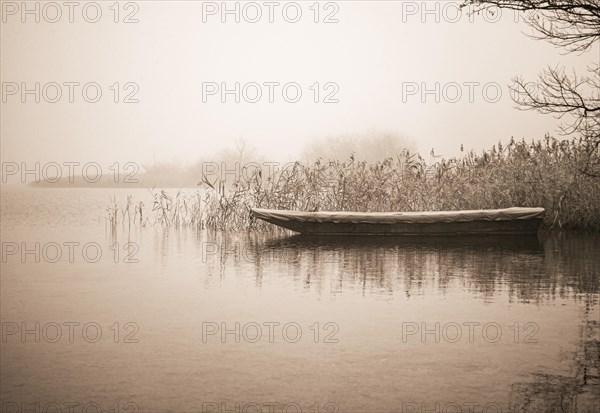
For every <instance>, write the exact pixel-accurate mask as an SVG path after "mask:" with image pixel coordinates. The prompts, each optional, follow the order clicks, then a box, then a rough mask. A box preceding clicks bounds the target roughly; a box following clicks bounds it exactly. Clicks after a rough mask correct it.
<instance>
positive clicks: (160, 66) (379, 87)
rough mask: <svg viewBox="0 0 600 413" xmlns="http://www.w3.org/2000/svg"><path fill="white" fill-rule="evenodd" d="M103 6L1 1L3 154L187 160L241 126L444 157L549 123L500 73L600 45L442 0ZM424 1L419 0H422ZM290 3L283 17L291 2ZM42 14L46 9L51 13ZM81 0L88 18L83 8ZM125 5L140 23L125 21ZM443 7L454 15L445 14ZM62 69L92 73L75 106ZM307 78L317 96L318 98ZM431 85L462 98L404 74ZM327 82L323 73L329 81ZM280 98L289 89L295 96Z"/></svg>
mask: <svg viewBox="0 0 600 413" xmlns="http://www.w3.org/2000/svg"><path fill="white" fill-rule="evenodd" d="M31 3H33V2H31ZM112 3H113V2H108V3H102V6H101V7H102V16H101V18H100V20H99V21H98V22H97V23H88V22H86V21H85V20H84V18H83V17H82V10H81V9H75V11H74V14H73V18H74V21H75V22H74V23H70V22H69V16H68V11H69V10H68V9H67V8H66V7H64V8H63V9H62V14H63V15H62V18H61V20H60V21H58V22H57V23H48V22H45V21H44V16H41V22H40V23H38V24H36V23H34V22H33V18H34V17H35V16H33V17H32V16H26V17H27V18H28V22H26V23H22V22H21V14H20V10H17V11H16V14H12V13H13V12H14V10H13V9H10V8H9V9H6V7H7V6H6V2H3V3H2V5H3V6H2V7H3V15H2V18H3V21H2V27H1V54H2V55H1V60H2V66H1V76H2V82H3V98H4V99H5V100H6V103H5V102H3V103H2V113H1V117H2V119H1V134H2V135H1V136H2V144H1V149H2V161H16V162H33V161H40V162H50V161H55V162H62V161H79V162H88V161H95V162H100V163H106V164H108V163H112V162H115V161H118V162H128V161H134V162H140V163H147V162H152V161H153V160H156V161H182V162H190V161H193V160H195V159H196V158H198V157H200V156H206V155H208V154H210V153H212V152H214V151H216V150H218V149H219V148H222V147H226V146H232V145H233V142H234V141H235V140H236V139H238V138H244V139H245V140H246V141H247V142H248V143H250V144H251V145H253V146H255V147H257V148H258V150H259V151H260V152H261V153H262V154H264V155H265V156H267V157H270V158H272V159H281V158H287V157H294V156H295V154H297V153H299V152H300V151H301V149H302V147H303V145H304V144H305V143H306V142H307V141H308V140H312V139H313V138H318V137H324V136H329V135H340V134H353V133H362V132H365V131H368V130H382V131H391V132H394V133H397V134H399V135H402V136H404V137H405V138H407V139H410V140H412V141H414V143H415V144H416V147H417V148H418V149H420V150H422V151H423V152H425V153H429V151H430V149H431V148H432V147H435V148H436V152H438V153H443V154H448V155H453V154H456V153H457V152H458V150H459V148H460V144H461V143H463V144H464V145H465V147H466V148H473V149H477V150H479V149H483V148H487V147H490V146H491V145H492V144H494V143H496V142H497V141H498V140H504V141H506V140H508V139H510V137H511V136H514V137H516V138H521V137H525V138H541V137H543V135H544V133H546V132H555V130H556V126H557V124H558V123H557V121H555V120H554V119H553V118H551V117H549V116H545V115H539V114H537V113H532V112H521V111H518V110H516V109H515V108H514V107H513V102H512V101H511V99H510V96H509V90H508V89H507V85H508V83H509V82H510V79H511V78H512V77H513V76H515V75H523V76H524V77H525V78H527V79H530V80H535V78H536V76H537V73H538V72H539V71H540V70H542V69H543V68H544V67H546V66H547V65H551V66H556V65H558V64H564V65H566V66H569V67H574V68H575V69H577V70H578V71H579V72H581V73H583V72H584V70H585V67H586V65H587V64H589V63H590V62H591V61H592V60H593V59H594V58H595V59H598V53H599V52H598V48H596V49H595V50H593V51H592V52H590V53H588V54H586V55H583V56H573V55H566V56H565V55H563V54H561V52H562V51H561V50H560V49H557V48H555V47H553V46H551V45H549V44H547V43H545V42H543V41H536V40H532V39H529V38H527V37H526V36H525V35H524V34H523V32H524V31H525V32H530V29H529V28H528V27H527V26H526V25H525V24H524V23H523V22H522V20H521V19H517V18H516V16H515V14H514V13H513V12H509V11H503V14H502V16H501V18H500V20H499V21H497V22H491V21H493V20H496V19H497V17H490V16H487V18H484V16H481V15H479V16H477V15H476V16H472V17H469V16H468V15H467V14H466V13H465V12H463V14H462V16H459V17H457V15H456V8H455V7H452V8H448V7H446V8H444V7H443V5H444V4H446V3H447V2H440V3H438V6H437V7H438V8H439V9H438V10H439V12H438V13H435V12H433V13H431V14H427V15H424V14H423V9H422V4H423V2H410V3H411V5H410V6H407V4H404V5H403V2H401V1H397V2H394V1H382V2H375V1H350V2H337V3H335V4H333V5H327V6H325V4H324V3H322V4H321V5H320V7H319V10H320V13H319V16H318V18H319V20H320V21H319V23H315V22H314V18H315V12H314V7H313V9H312V10H311V9H309V7H311V5H312V4H313V3H314V2H312V1H310V2H298V4H300V5H301V10H302V16H301V18H300V21H299V22H297V23H289V22H287V21H286V20H285V19H284V17H283V11H282V8H283V5H285V4H286V2H281V3H280V5H279V6H278V7H276V8H275V9H274V14H273V19H274V23H270V22H269V16H268V12H269V9H268V7H266V6H263V4H264V3H263V2H257V3H258V4H259V5H261V11H262V13H263V15H262V18H261V19H260V21H258V22H257V23H250V22H247V21H245V19H244V17H243V15H242V16H241V22H240V23H236V22H235V21H234V18H235V17H234V16H233V15H228V16H225V17H227V19H228V20H227V22H225V23H222V22H221V17H222V16H221V14H220V13H219V11H217V13H216V14H214V15H212V14H208V12H212V11H214V9H212V6H213V5H216V7H219V8H220V6H221V2H218V3H213V4H210V5H208V4H204V5H203V2H199V1H196V2H194V1H186V2H167V1H152V2H137V3H135V4H137V6H138V7H139V10H137V11H136V10H135V8H133V7H129V6H128V7H129V8H128V9H127V10H126V9H125V3H121V9H120V13H119V16H118V19H119V23H115V22H114V19H115V17H116V16H115V13H114V10H110V9H109V7H110V5H111V4H112ZM204 3H206V2H204ZM233 3H234V2H230V3H229V4H230V5H231V7H232V8H233V7H234V5H233ZM404 3H406V2H404ZM433 3H434V2H428V4H430V6H429V7H430V8H431V9H433V8H434V7H435V6H434V5H433ZM14 4H16V6H17V7H20V6H21V2H16V3H14ZM58 4H62V3H61V2H58ZM81 4H85V2H82V3H81ZM335 5H337V6H338V8H339V10H337V12H336V8H335ZM415 6H416V7H417V9H418V10H416V11H415V10H414V7H415ZM32 7H33V6H32ZM203 7H204V8H205V10H206V11H207V13H205V14H203ZM286 10H287V12H288V14H287V15H286V17H289V18H290V19H292V20H293V18H294V17H295V9H293V8H288V9H286ZM46 12H47V16H46V17H48V18H49V19H52V18H54V17H53V16H54V15H55V11H54V10H50V9H48V10H46ZM87 12H88V14H89V15H91V16H92V17H93V16H94V11H93V10H91V11H90V10H87ZM131 12H135V14H134V15H133V18H136V19H138V20H139V21H138V22H137V23H130V24H125V23H123V22H122V20H123V19H125V18H126V16H127V15H128V14H129V13H131ZM246 12H247V16H246V17H248V18H250V19H252V18H254V16H255V14H256V10H255V9H251V8H247V9H246ZM333 12H335V13H334V14H333V15H332V16H330V19H337V20H339V22H337V23H324V22H323V20H324V19H325V18H326V17H327V16H328V15H330V13H333ZM40 13H42V12H40ZM413 13H416V14H413ZM444 16H446V18H447V19H449V20H458V22H455V23H451V22H446V21H444ZM203 18H204V20H206V22H203ZM436 18H437V19H439V22H436ZM423 20H424V21H423ZM471 20H472V21H471ZM515 20H521V21H520V22H516V21H515ZM6 82H9V83H10V84H13V82H14V83H16V84H17V85H18V86H19V87H20V86H21V83H22V82H25V83H26V85H27V86H28V87H30V88H34V84H35V82H40V87H43V86H44V85H47V84H48V83H49V82H56V83H58V84H60V85H62V86H61V92H62V97H61V99H60V101H59V102H58V103H49V102H46V101H45V100H44V97H43V96H41V98H40V100H41V101H40V103H35V102H34V98H35V96H33V95H26V97H27V102H26V103H22V102H21V99H22V97H21V93H20V90H18V91H16V92H15V94H12V93H13V92H14V90H12V89H10V87H11V86H10V85H8V86H7V83H6ZM64 82H78V83H80V84H81V85H83V84H86V83H88V82H96V83H97V84H98V85H99V86H100V88H101V90H102V96H101V98H100V100H99V101H98V102H97V103H88V102H86V101H85V100H84V99H83V97H82V90H81V86H79V87H76V86H74V96H73V99H74V102H73V103H70V102H69V101H68V100H69V96H68V91H69V89H68V87H67V86H64V85H63V84H64ZM115 82H118V83H119V87H118V88H117V89H118V90H119V92H120V93H119V95H118V96H116V95H115V88H114V87H112V85H114V83H115ZM128 82H132V83H135V84H136V85H137V86H138V87H139V90H137V91H136V90H135V88H136V86H135V85H129V86H128V87H127V88H125V84H126V83H128ZM209 82H214V83H216V84H221V83H222V82H225V83H227V85H228V86H229V87H231V88H233V87H234V84H235V82H240V84H241V85H242V86H243V85H245V84H248V83H250V82H256V83H258V84H259V85H261V91H262V98H261V99H260V101H259V102H258V103H249V102H246V101H245V100H244V97H243V96H241V102H240V103H235V102H234V97H233V95H227V96H226V97H227V103H222V102H221V97H220V94H219V93H217V94H215V95H207V94H206V95H205V96H204V100H206V102H203V84H204V85H205V87H206V85H207V84H208V83H209ZM265 82H279V83H280V84H281V85H280V86H279V87H277V86H274V95H273V100H274V102H273V103H271V102H269V96H268V92H269V89H268V87H267V86H264V83H265ZM289 82H295V83H296V84H298V85H299V86H300V89H301V91H302V97H301V98H300V100H299V101H298V102H297V103H289V102H286V101H285V100H284V98H283V96H282V85H284V84H286V83H289ZM315 82H318V83H319V91H320V93H319V96H318V99H319V103H315V102H314V101H313V100H314V99H315V97H316V96H315V93H314V90H315V88H314V86H313V85H314V84H315ZM436 82H439V83H440V89H443V86H444V85H445V84H447V83H449V82H455V83H456V84H458V85H459V86H460V89H459V90H460V91H461V93H462V97H460V98H458V102H456V103H451V102H450V101H448V100H457V97H456V91H457V89H456V88H454V87H449V88H447V89H446V92H447V96H446V98H444V96H440V102H439V103H436V102H435V96H434V95H433V94H429V95H425V96H422V95H421V90H418V91H416V92H415V90H414V88H413V89H411V88H410V87H409V86H407V85H409V84H410V85H413V86H414V85H417V86H418V87H419V89H421V86H422V84H423V83H425V84H426V86H427V87H428V88H430V89H433V88H434V87H435V83H436ZM327 83H331V84H330V85H329V86H328V87H327V88H325V84H327ZM492 83H495V84H499V85H501V87H502V89H501V92H502V96H501V98H500V99H499V100H498V101H497V102H495V103H494V102H493V101H494V100H496V96H495V95H496V88H495V87H494V86H493V85H492V86H491V87H488V89H487V90H488V92H489V96H488V97H487V101H486V99H485V98H484V96H483V87H484V85H487V84H492ZM334 84H335V85H334ZM336 85H337V86H336ZM467 85H472V86H467ZM111 87H112V88H111ZM338 87H339V90H337V88H338ZM6 88H8V89H6ZM311 88H312V89H311ZM407 88H408V89H407ZM403 90H404V92H405V93H404V94H403ZM92 91H93V90H92ZM207 91H209V90H207ZM294 91H295V89H291V92H294ZM334 91H335V92H336V93H335V95H334V96H332V97H330V99H337V100H339V102H338V103H324V102H323V100H325V98H326V96H327V95H329V94H330V92H334ZM409 91H410V92H413V94H410V95H408V94H407V92H409ZM470 91H472V92H474V94H473V96H472V98H473V102H469V100H470V96H469V92H470ZM8 92H10V93H8ZM88 92H89V95H86V96H88V97H89V96H90V95H92V98H93V95H94V94H93V93H91V92H90V89H88ZM130 92H136V93H135V94H134V95H133V96H132V97H130V99H138V100H139V102H138V103H123V100H125V99H126V97H127V95H129V93H130ZM246 92H247V96H248V97H249V98H250V99H253V98H255V96H256V89H255V88H253V87H250V86H249V87H248V88H247V89H246ZM288 92H290V89H288ZM46 93H47V95H48V96H47V97H49V98H50V99H53V98H54V96H55V89H53V87H52V86H48V87H47V88H46ZM286 96H287V97H288V98H290V99H291V100H293V98H294V97H295V94H294V93H289V94H288V95H286ZM115 98H116V99H117V100H118V101H119V102H118V103H115V102H114V99H115ZM423 98H426V102H425V103H424V102H422V100H423ZM92 100H93V99H92Z"/></svg>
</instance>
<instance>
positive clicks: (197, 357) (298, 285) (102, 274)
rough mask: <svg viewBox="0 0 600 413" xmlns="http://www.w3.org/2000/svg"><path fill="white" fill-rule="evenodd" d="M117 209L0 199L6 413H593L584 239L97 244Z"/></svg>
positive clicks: (206, 235)
mask: <svg viewBox="0 0 600 413" xmlns="http://www.w3.org/2000/svg"><path fill="white" fill-rule="evenodd" d="M129 193H134V194H136V196H141V197H145V198H146V199H147V201H146V208H147V209H148V207H149V206H150V203H149V199H148V194H147V193H146V192H143V191H140V192H139V193H137V192H135V191H131V190H127V191H124V190H107V189H75V190H70V189H37V190H33V189H32V190H26V191H18V192H17V191H10V190H3V192H2V204H1V207H2V276H1V300H0V301H1V304H0V309H1V320H2V342H1V351H0V355H1V369H0V370H1V371H0V379H1V381H0V382H1V385H0V396H1V399H2V409H3V411H7V412H8V411H11V412H13V411H25V410H26V408H29V409H30V410H31V409H38V410H37V411H44V409H46V411H55V410H56V408H57V407H60V408H61V411H63V412H66V411H69V410H68V409H69V407H67V406H73V407H71V408H72V409H73V412H80V411H85V410H86V409H87V411H89V412H93V411H99V410H98V409H101V410H102V411H104V412H105V411H112V412H117V411H119V412H133V411H136V410H137V411H140V412H159V411H174V412H181V411H206V412H209V411H218V412H223V411H240V412H242V411H247V412H255V411H262V412H281V411H286V409H287V411H289V412H295V411H303V412H316V411H319V412H335V411H339V412H398V411H405V412H424V411H442V412H443V411H447V412H454V411H463V412H468V411H472V412H478V411H489V412H493V411H504V412H505V411H557V410H559V409H562V410H563V411H589V412H593V411H600V403H599V401H598V399H599V397H600V390H599V386H600V378H599V377H598V374H599V373H598V365H599V353H598V339H599V324H598V323H599V320H600V306H599V289H598V284H599V280H598V277H599V274H600V238H599V237H598V236H592V235H582V234H573V233H561V234H553V235H551V236H545V237H543V239H540V240H538V239H517V240H515V239H509V240H506V241H503V242H500V241H498V240H480V239H478V240H474V241H467V240H456V239H454V240H447V241H444V240H436V241H431V240H430V241H427V240H420V241H410V242H408V241H401V240H390V239H379V238H368V239H358V240H357V239H348V238H341V239H335V238H334V239H310V238H305V237H301V236H293V237H283V236H281V235H280V234H279V235H277V234H271V235H269V234H255V233H249V234H246V233H241V234H231V233H227V234H226V233H210V232H196V231H192V230H184V231H163V230H162V229H158V228H151V227H150V228H143V229H140V228H137V227H133V228H131V229H127V228H121V229H120V230H119V231H118V233H117V234H111V233H110V232H109V231H107V229H106V225H105V220H104V216H105V215H106V214H105V212H104V208H105V207H106V206H107V205H108V201H109V198H110V196H111V195H116V197H117V199H118V200H121V201H124V200H125V196H126V194H129ZM36 243H37V244H36ZM24 249H25V250H27V251H30V252H27V251H25V254H24V255H23V250H24ZM36 250H37V251H36ZM99 254H100V255H99ZM36 261H39V262H36ZM77 323H78V324H77ZM222 333H225V334H222ZM75 404H76V405H75ZM53 408H54V409H55V410H52V409H53ZM11 409H12V410H11ZM19 409H20V410H19ZM300 409H301V410H300ZM34 411H35V410H34Z"/></svg>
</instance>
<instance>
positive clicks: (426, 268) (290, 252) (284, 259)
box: [198, 233, 600, 303]
mask: <svg viewBox="0 0 600 413" xmlns="http://www.w3.org/2000/svg"><path fill="white" fill-rule="evenodd" d="M198 239H199V240H200V244H201V248H202V249H203V259H205V260H206V261H207V263H208V264H209V266H208V267H209V271H210V272H211V273H210V274H211V275H219V276H220V277H223V276H224V275H225V274H226V273H227V272H229V271H232V272H233V273H236V272H238V271H246V270H247V266H251V267H252V268H253V272H254V274H255V277H256V282H257V285H260V284H261V280H263V279H264V277H266V276H274V274H282V273H285V274H288V276H289V277H290V279H292V280H296V282H301V283H302V285H303V287H304V288H305V289H310V288H317V289H319V291H320V292H321V293H327V291H322V290H321V289H322V288H325V287H326V286H327V285H329V287H330V289H329V293H330V294H339V293H342V292H343V291H344V290H346V289H351V290H360V291H361V293H362V294H363V295H365V294H370V293H376V294H393V293H397V292H401V293H402V294H404V295H406V296H411V295H414V294H417V295H418V294H425V293H441V294H446V293H448V292H449V291H451V290H452V289H462V290H464V291H468V292H469V293H471V294H473V295H476V296H478V297H482V298H484V299H491V298H492V297H493V296H494V295H495V294H496V293H498V292H499V291H503V292H504V291H506V292H508V296H509V301H510V302H513V301H518V302H525V303H528V302H531V303H540V302H542V301H545V300H553V299H555V298H557V297H560V298H568V297H573V298H575V299H581V300H597V295H598V273H599V271H598V269H599V266H600V265H599V262H600V260H599V254H600V240H599V237H597V236H590V235H581V234H564V233H557V234H552V235H547V236H545V237H541V238H538V237H535V236H534V237H515V238H513V237H499V238H495V237H468V238H427V239H412V238H410V239H407V238H390V237H367V238H364V237H309V236H304V235H295V236H278V237H269V236H267V235H264V234H234V235H231V234H229V235H228V234H223V233H207V234H202V235H199V238H198Z"/></svg>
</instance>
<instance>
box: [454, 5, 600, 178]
mask: <svg viewBox="0 0 600 413" xmlns="http://www.w3.org/2000/svg"><path fill="white" fill-rule="evenodd" d="M463 7H471V8H472V10H473V11H474V12H482V11H485V12H488V13H493V12H494V10H497V8H501V9H510V10H514V11H518V12H524V13H526V14H527V17H526V18H525V21H526V23H527V24H528V25H529V26H530V27H531V28H533V30H534V34H532V35H531V37H532V38H534V39H539V40H546V41H548V42H550V43H551V44H553V45H555V46H558V47H561V48H563V49H564V50H565V51H566V52H567V53H579V54H582V53H584V52H588V51H590V50H593V49H594V48H595V47H598V44H599V43H600V0H464V3H463ZM511 92H512V97H513V99H514V101H515V103H516V104H517V107H518V108H519V109H522V110H535V111H538V112H540V113H545V114H552V115H554V116H556V117H557V118H560V119H564V123H563V124H562V125H561V133H562V134H564V135H579V137H580V138H581V139H582V142H583V148H584V152H585V153H586V155H587V157H586V160H585V162H584V164H583V166H582V167H581V168H580V169H581V172H582V173H584V174H587V175H591V176H600V165H597V163H598V160H597V157H598V150H599V146H600V56H596V59H595V61H594V62H593V63H592V64H591V65H590V66H589V67H588V71H587V74H586V75H585V76H578V75H577V74H576V73H575V72H574V71H573V72H568V71H567V70H566V69H565V68H563V67H548V68H547V69H546V70H544V71H543V72H542V73H541V74H540V75H539V78H538V80H537V82H535V83H529V82H526V81H525V80H524V79H523V78H522V77H516V78H515V79H513V84H512V86H511ZM594 158H596V159H594Z"/></svg>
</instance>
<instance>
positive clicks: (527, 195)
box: [111, 136, 600, 231]
mask: <svg viewBox="0 0 600 413" xmlns="http://www.w3.org/2000/svg"><path fill="white" fill-rule="evenodd" d="M598 166H600V161H599V155H598V148H595V149H594V150H593V151H590V150H589V149H588V146H587V145H586V143H585V142H583V141H580V140H563V141H558V140H556V139H553V138H551V137H549V136H547V137H546V138H545V139H544V140H542V141H537V142H531V143H529V142H525V141H514V140H511V142H510V143H509V144H508V145H506V146H502V145H501V144H498V145H497V146H494V147H493V148H492V149H490V150H488V151H484V152H483V153H481V154H476V153H474V152H472V151H471V152H468V153H465V154H463V155H462V156H460V157H456V158H451V159H445V158H442V157H434V158H433V161H426V160H425V159H424V158H423V157H422V156H420V155H419V154H413V153H410V152H409V151H404V152H402V153H401V154H399V155H397V156H394V157H388V158H386V159H383V160H381V161H380V162H376V163H367V162H365V161H360V160H359V154H356V155H353V156H351V157H350V158H349V159H346V160H326V161H324V160H316V161H314V162H308V163H301V162H296V163H292V164H288V165H287V166H286V167H285V168H281V169H280V170H279V171H276V172H275V173H271V174H266V173H265V172H266V170H264V171H263V170H260V169H258V168H252V170H251V171H250V169H248V170H243V169H242V173H240V174H239V176H237V177H236V178H235V179H234V180H232V181H230V182H225V181H223V180H219V179H216V180H214V181H210V180H209V179H208V178H206V177H204V178H203V180H202V187H203V188H202V190H199V191H197V192H196V193H194V194H193V195H189V194H187V195H184V194H182V193H178V194H177V195H176V196H175V197H171V196H169V195H168V194H166V193H165V192H164V191H161V192H159V193H157V194H155V195H154V198H155V201H154V206H153V211H154V214H155V215H154V217H153V218H152V219H151V220H148V221H147V222H150V223H151V224H153V225H163V226H192V227H195V228H209V229H217V230H243V229H258V230H262V229H266V228H270V227H269V226H268V225H267V224H265V223H263V222H261V221H256V220H254V219H252V218H251V216H250V213H249V212H250V208H251V207H262V208H273V209H287V210H303V211H325V210H330V211H435V210H461V209H487V208H506V207H512V206H524V207H543V208H545V209H546V217H545V223H546V225H547V226H548V227H550V228H578V229H589V230H596V231H597V230H600V202H599V200H600V178H598V177H595V176H593V175H592V174H590V173H588V172H587V171H589V170H590V168H592V169H594V168H596V169H597V168H598ZM244 172H245V173H244ZM131 202H132V201H131V200H129V201H128V204H129V203H131ZM116 216H117V214H116V213H113V215H112V216H111V219H113V218H115V222H117V221H118V219H116ZM123 219H124V220H125V219H126V218H125V215H123Z"/></svg>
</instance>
